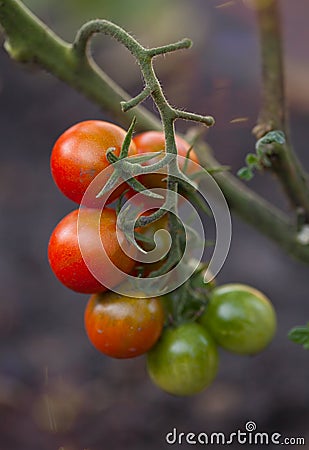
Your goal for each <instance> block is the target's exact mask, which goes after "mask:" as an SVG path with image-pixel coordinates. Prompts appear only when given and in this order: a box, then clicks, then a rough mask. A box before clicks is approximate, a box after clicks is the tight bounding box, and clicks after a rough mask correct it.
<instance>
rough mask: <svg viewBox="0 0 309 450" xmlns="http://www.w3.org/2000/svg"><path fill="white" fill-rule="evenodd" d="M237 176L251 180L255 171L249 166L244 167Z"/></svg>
mask: <svg viewBox="0 0 309 450" xmlns="http://www.w3.org/2000/svg"><path fill="white" fill-rule="evenodd" d="M237 176H238V177H239V178H241V179H243V180H246V181H250V180H251V179H252V178H253V172H252V170H251V169H250V168H249V167H242V168H241V169H239V170H238V172H237Z"/></svg>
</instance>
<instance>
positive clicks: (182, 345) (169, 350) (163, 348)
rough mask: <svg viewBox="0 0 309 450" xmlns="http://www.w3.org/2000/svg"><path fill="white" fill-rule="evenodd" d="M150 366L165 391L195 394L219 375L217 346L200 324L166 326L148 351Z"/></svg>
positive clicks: (157, 381) (176, 393)
mask: <svg viewBox="0 0 309 450" xmlns="http://www.w3.org/2000/svg"><path fill="white" fill-rule="evenodd" d="M147 369H148V373H149V376H150V378H151V379H152V381H153V382H154V383H155V384H156V385H157V386H159V387H160V388H161V389H163V390H164V391H166V392H169V393H170V394H174V395H192V394H196V393H198V392H200V391H202V390H203V389H204V388H206V387H207V386H209V384H210V383H211V382H212V381H213V379H214V378H215V376H216V374H217V370H218V352H217V347H216V345H215V343H214V341H213V339H212V337H211V336H210V335H209V333H208V332H207V331H206V330H205V329H204V328H203V327H202V326H201V325H199V324H198V323H194V322H187V323H184V324H182V325H179V326H178V327H176V328H167V329H166V330H165V331H164V332H163V334H162V336H161V338H160V340H159V341H158V343H157V344H156V345H155V346H154V347H153V348H152V349H151V350H150V352H148V354H147Z"/></svg>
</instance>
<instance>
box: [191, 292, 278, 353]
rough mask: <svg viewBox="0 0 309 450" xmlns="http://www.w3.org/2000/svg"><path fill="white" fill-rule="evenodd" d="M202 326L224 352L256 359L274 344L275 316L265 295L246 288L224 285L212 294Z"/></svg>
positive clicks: (201, 321)
mask: <svg viewBox="0 0 309 450" xmlns="http://www.w3.org/2000/svg"><path fill="white" fill-rule="evenodd" d="M200 323H201V324H202V325H203V326H204V327H205V328H206V329H207V330H209V332H210V333H211V334H212V336H213V337H214V339H215V341H216V342H217V343H218V344H219V345H220V346H221V347H223V348H224V349H226V350H229V351H231V352H234V353H239V354H243V355H253V354H255V353H259V352H260V351H262V350H263V349H264V348H265V347H266V346H267V345H268V344H269V343H270V342H271V340H272V338H273V336H274V334H275V332H276V313H275V310H274V308H273V306H272V304H271V303H270V301H269V300H268V298H267V297H265V295H264V294H262V292H260V291H258V290H256V289H253V288H252V287H250V286H246V285H244V284H225V285H223V286H220V287H217V288H215V289H214V290H213V291H212V293H211V297H210V301H209V304H208V305H207V308H206V311H205V313H204V314H203V315H202V316H201V318H200Z"/></svg>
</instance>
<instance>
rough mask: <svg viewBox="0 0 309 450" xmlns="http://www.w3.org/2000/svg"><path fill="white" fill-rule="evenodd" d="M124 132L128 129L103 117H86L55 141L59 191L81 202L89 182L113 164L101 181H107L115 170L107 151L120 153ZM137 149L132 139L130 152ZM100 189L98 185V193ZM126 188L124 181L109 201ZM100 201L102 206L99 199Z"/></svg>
mask: <svg viewBox="0 0 309 450" xmlns="http://www.w3.org/2000/svg"><path fill="white" fill-rule="evenodd" d="M125 135H126V132H125V130H123V129H122V128H120V127H119V126H117V125H115V124H113V123H109V122H104V121H101V120H87V121H84V122H80V123H77V124H76V125H73V126H72V127H70V128H69V129H67V130H66V131H65V132H64V133H63V134H62V135H61V136H60V137H59V138H58V140H57V141H56V143H55V145H54V147H53V150H52V154H51V160H50V164H51V172H52V176H53V179H54V181H55V183H56V185H57V186H58V188H59V189H60V191H61V192H62V193H63V194H64V195H66V196H67V197H68V198H69V199H71V200H73V201H74V202H76V203H80V202H81V200H82V198H83V195H84V193H85V191H86V189H87V188H88V186H89V185H90V183H91V182H92V181H93V180H94V179H95V177H96V176H97V175H98V174H99V173H100V172H101V171H102V170H104V169H106V168H108V167H110V170H107V171H106V176H104V177H102V179H101V180H100V181H101V182H102V181H103V184H104V181H105V182H106V181H107V180H108V178H109V176H110V175H111V173H112V170H113V169H112V166H111V165H110V163H109V161H108V160H107V158H106V152H107V150H108V149H109V148H113V149H114V154H115V155H116V156H119V154H120V150H121V146H122V143H123V141H124V138H125ZM135 152H136V149H135V144H134V143H133V142H132V143H131V145H130V148H129V154H130V155H133V154H135ZM101 188H102V186H98V192H99V191H100V190H101ZM125 189H126V185H125V183H122V184H121V185H120V186H119V187H118V188H117V189H115V191H114V192H112V194H111V195H110V197H109V198H108V200H107V203H111V202H112V201H114V200H115V199H116V198H118V197H119V195H120V194H121V193H122V192H123V191H124V190H125ZM98 192H96V193H98ZM97 204H98V205H101V203H100V201H98V202H97Z"/></svg>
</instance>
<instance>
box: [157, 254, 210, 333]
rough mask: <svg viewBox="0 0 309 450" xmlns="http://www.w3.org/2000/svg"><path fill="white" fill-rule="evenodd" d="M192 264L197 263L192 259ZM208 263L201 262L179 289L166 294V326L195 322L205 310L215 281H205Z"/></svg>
mask: <svg viewBox="0 0 309 450" xmlns="http://www.w3.org/2000/svg"><path fill="white" fill-rule="evenodd" d="M190 263H191V264H193V263H195V262H193V261H190ZM207 267H208V265H207V264H206V263H200V264H199V265H198V267H197V269H196V270H195V272H194V273H193V275H191V277H190V278H189V279H188V280H187V281H186V282H185V283H184V284H182V285H181V286H179V287H178V288H177V289H175V290H174V291H172V292H169V293H168V294H166V295H165V296H164V297H163V298H164V305H165V311H166V326H168V327H170V326H172V327H173V326H179V325H180V324H183V323H186V322H195V321H197V320H198V319H199V317H200V316H201V315H202V314H203V313H204V312H205V309H206V306H207V304H208V302H209V299H210V295H211V291H212V289H213V288H214V282H213V281H210V282H206V283H205V281H204V278H205V273H206V270H207Z"/></svg>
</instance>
